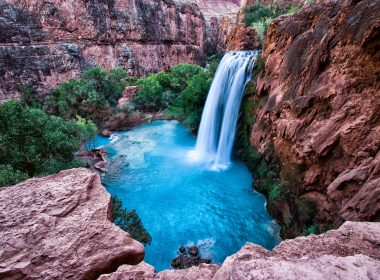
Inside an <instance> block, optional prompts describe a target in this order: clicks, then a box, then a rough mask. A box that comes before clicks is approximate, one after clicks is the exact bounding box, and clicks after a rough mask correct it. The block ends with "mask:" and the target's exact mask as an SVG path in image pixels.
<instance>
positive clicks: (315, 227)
mask: <svg viewBox="0 0 380 280" xmlns="http://www.w3.org/2000/svg"><path fill="white" fill-rule="evenodd" d="M310 234H318V224H317V223H314V224H312V225H311V226H310V227H308V228H307V229H305V230H304V231H303V232H302V234H301V235H302V236H308V235H310Z"/></svg>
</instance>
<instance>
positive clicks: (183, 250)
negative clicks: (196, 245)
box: [179, 246, 186, 254]
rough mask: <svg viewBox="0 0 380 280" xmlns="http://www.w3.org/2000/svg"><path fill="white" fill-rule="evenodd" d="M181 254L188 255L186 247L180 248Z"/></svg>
mask: <svg viewBox="0 0 380 280" xmlns="http://www.w3.org/2000/svg"><path fill="white" fill-rule="evenodd" d="M179 252H180V253H181V254H185V253H186V247H185V246H181V247H179Z"/></svg>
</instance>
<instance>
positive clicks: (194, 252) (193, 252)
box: [189, 246, 199, 256]
mask: <svg viewBox="0 0 380 280" xmlns="http://www.w3.org/2000/svg"><path fill="white" fill-rule="evenodd" d="M198 253H199V249H198V247H197V246H191V247H190V248H189V254H190V255H193V256H197V255H198Z"/></svg>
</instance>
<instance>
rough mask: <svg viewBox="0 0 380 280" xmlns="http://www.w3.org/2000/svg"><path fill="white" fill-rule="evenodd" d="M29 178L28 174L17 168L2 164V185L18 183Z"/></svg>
mask: <svg viewBox="0 0 380 280" xmlns="http://www.w3.org/2000/svg"><path fill="white" fill-rule="evenodd" d="M28 178H29V176H28V174H26V173H23V172H21V171H20V170H16V169H14V168H13V167H12V166H10V165H4V164H0V187H5V186H11V185H16V184H18V183H19V182H22V181H25V180H26V179H28Z"/></svg>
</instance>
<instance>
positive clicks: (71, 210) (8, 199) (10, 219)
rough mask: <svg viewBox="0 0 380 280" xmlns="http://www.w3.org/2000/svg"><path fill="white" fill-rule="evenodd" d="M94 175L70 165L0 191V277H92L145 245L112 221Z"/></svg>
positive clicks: (133, 259)
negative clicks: (64, 168)
mask: <svg viewBox="0 0 380 280" xmlns="http://www.w3.org/2000/svg"><path fill="white" fill-rule="evenodd" d="M110 206H111V204H110V195H109V194H108V193H107V192H106V190H105V189H104V187H103V186H102V185H101V183H100V179H99V176H98V175H97V174H95V173H93V172H91V171H89V170H87V169H71V170H66V171H62V172H60V173H58V174H55V175H52V176H48V177H44V178H37V179H30V180H28V181H25V182H23V183H21V184H18V185H16V186H13V187H6V188H2V189H0V213H1V214H0V279H66V278H67V279H96V278H97V277H98V276H99V275H100V274H102V273H107V272H112V271H114V270H116V269H117V267H118V266H119V265H121V264H137V263H139V262H141V261H142V260H143V258H144V247H143V245H142V244H140V243H139V242H137V241H135V240H133V239H132V238H131V237H130V236H129V235H128V234H127V233H126V232H124V231H123V230H121V229H120V228H118V227H117V226H116V225H114V224H113V223H112V222H111V221H110V219H109V217H110V214H111V208H110Z"/></svg>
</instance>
